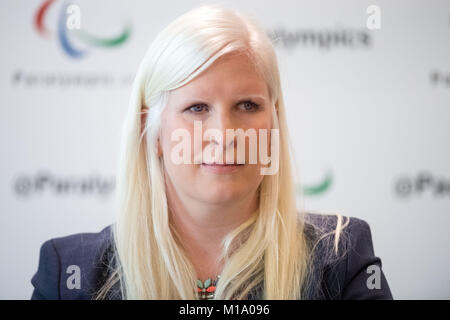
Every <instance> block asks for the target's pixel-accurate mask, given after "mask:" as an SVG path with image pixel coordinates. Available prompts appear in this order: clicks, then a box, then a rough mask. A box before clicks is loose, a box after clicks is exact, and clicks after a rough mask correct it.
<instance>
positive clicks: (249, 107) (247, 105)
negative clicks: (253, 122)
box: [242, 100, 259, 112]
mask: <svg viewBox="0 0 450 320" xmlns="http://www.w3.org/2000/svg"><path fill="white" fill-rule="evenodd" d="M242 105H243V106H244V107H243V109H244V111H250V112H252V111H258V109H259V105H258V104H256V103H254V102H253V101H250V100H249V101H243V102H242Z"/></svg>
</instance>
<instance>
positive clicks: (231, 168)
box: [201, 162, 244, 174]
mask: <svg viewBox="0 0 450 320" xmlns="http://www.w3.org/2000/svg"><path fill="white" fill-rule="evenodd" d="M201 167H202V168H204V169H205V170H207V171H209V172H211V173H215V174H230V173H233V172H237V171H238V170H239V169H240V168H242V167H244V164H243V163H241V164H239V163H214V162H213V163H202V164H201Z"/></svg>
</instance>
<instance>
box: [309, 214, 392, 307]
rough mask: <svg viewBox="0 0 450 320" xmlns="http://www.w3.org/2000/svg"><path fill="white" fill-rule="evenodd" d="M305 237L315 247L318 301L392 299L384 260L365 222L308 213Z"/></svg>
mask: <svg viewBox="0 0 450 320" xmlns="http://www.w3.org/2000/svg"><path fill="white" fill-rule="evenodd" d="M338 227H339V228H338ZM336 229H341V232H339V233H337V232H336ZM305 234H306V235H307V238H308V239H309V240H310V243H311V247H312V248H314V251H313V252H312V263H313V267H312V270H313V281H316V284H318V288H316V289H317V290H316V297H317V298H319V299H392V294H391V291H390V288H389V285H388V283H387V280H386V277H385V275H384V273H383V271H382V262H381V259H380V257H378V256H376V255H375V252H374V246H373V242H372V231H371V228H370V225H369V224H368V223H367V222H366V221H365V220H363V219H361V218H356V217H350V216H340V217H339V216H338V215H334V214H319V213H306V214H305ZM337 234H339V237H338V236H337ZM337 237H338V239H337V240H338V241H337V247H336V246H335V245H336V238H337ZM336 248H337V251H336Z"/></svg>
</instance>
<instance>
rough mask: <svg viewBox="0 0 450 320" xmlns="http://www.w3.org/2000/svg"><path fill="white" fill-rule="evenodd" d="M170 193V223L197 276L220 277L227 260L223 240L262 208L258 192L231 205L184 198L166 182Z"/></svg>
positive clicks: (168, 194) (168, 199)
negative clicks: (223, 253)
mask: <svg viewBox="0 0 450 320" xmlns="http://www.w3.org/2000/svg"><path fill="white" fill-rule="evenodd" d="M166 181H167V180H166ZM166 194H167V201H168V206H169V214H170V222H171V224H172V227H173V228H174V229H175V231H176V233H177V235H178V237H179V238H180V239H179V240H180V241H181V244H182V245H183V247H184V249H185V252H186V254H187V256H188V258H189V259H190V261H191V262H192V263H193V265H194V267H195V268H196V271H197V275H198V276H199V277H200V278H201V279H203V278H205V279H206V278H208V277H215V276H217V275H218V274H219V273H220V271H221V269H222V262H223V261H222V262H218V258H219V256H220V255H221V253H222V240H223V239H224V237H225V236H226V235H227V234H228V233H229V232H231V231H232V230H233V229H234V228H236V227H238V226H239V225H240V224H242V223H243V222H245V221H246V220H247V219H249V218H250V216H251V214H252V213H253V212H255V210H256V209H257V208H258V206H259V203H258V194H257V192H254V193H253V194H249V195H248V196H246V197H243V198H242V199H240V200H239V201H235V202H233V203H227V204H214V203H205V202H202V201H195V200H193V199H190V198H187V197H184V196H183V195H180V194H178V193H177V192H175V190H174V188H173V186H172V185H171V184H170V183H167V184H166Z"/></svg>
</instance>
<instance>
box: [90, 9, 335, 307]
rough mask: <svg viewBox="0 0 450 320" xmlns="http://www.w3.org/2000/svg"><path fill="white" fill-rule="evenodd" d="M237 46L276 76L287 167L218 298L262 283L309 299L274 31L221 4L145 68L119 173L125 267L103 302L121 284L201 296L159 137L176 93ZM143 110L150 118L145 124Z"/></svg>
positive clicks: (174, 27) (226, 253)
mask: <svg viewBox="0 0 450 320" xmlns="http://www.w3.org/2000/svg"><path fill="white" fill-rule="evenodd" d="M231 52H242V53H245V54H247V55H248V56H249V57H250V58H251V61H252V62H253V63H254V65H255V66H256V69H257V70H258V72H260V74H261V75H262V76H263V77H264V79H265V80H266V82H267V85H268V87H269V91H270V95H271V98H272V101H273V115H274V124H273V125H274V127H275V128H278V129H279V140H280V145H279V157H280V158H279V170H278V172H277V173H276V174H274V175H266V176H264V178H263V180H262V182H261V185H260V187H259V189H258V190H259V208H258V210H257V211H256V212H254V214H253V215H252V216H251V217H250V219H248V220H247V221H246V222H244V223H243V224H242V225H240V226H239V227H237V228H236V229H235V230H233V231H232V232H231V233H230V234H228V235H227V236H226V237H225V239H223V253H222V255H223V257H224V259H225V264H224V268H223V270H222V273H221V278H220V281H219V283H218V285H217V288H216V293H215V299H245V298H246V297H247V296H248V294H249V293H250V292H251V290H252V289H253V288H256V287H257V286H258V285H262V288H263V290H262V291H263V296H262V297H261V298H263V299H302V292H303V291H304V287H305V285H306V283H307V281H306V280H307V277H308V274H309V271H310V268H311V263H310V261H311V259H310V254H311V250H310V248H309V246H308V243H307V239H306V236H305V233H304V225H305V221H304V212H303V211H302V210H300V211H298V210H297V208H296V195H295V187H294V179H293V175H294V174H293V172H292V170H293V169H292V167H291V160H290V151H289V150H290V148H289V143H288V141H289V137H288V131H287V124H286V115H285V107H284V102H283V96H282V91H281V84H280V76H279V71H278V65H277V59H276V54H275V51H274V49H273V46H272V43H271V41H270V39H269V38H268V36H267V35H266V34H265V32H264V31H263V30H262V29H260V27H258V25H257V24H256V23H255V22H254V21H253V20H252V19H251V18H250V17H248V16H245V15H243V14H241V13H239V12H236V11H234V10H231V9H227V8H224V7H221V6H218V5H206V6H201V7H198V8H195V9H193V10H191V11H189V12H187V13H185V14H184V15H182V16H180V17H179V18H177V19H176V20H175V21H173V22H172V23H171V24H169V25H168V26H167V27H166V28H165V29H164V30H163V31H162V32H160V33H159V34H158V35H157V37H156V38H155V40H154V41H153V42H152V44H151V45H150V47H149V49H148V50H147V52H146V54H145V57H144V59H143V60H142V62H141V64H140V66H139V69H138V72H137V74H136V78H135V80H134V84H133V87H132V94H131V99H130V105H129V109H128V112H127V115H126V118H125V121H124V126H123V131H122V132H123V135H122V141H121V149H120V154H119V167H118V173H117V177H116V198H115V201H116V203H115V208H116V210H117V220H116V222H115V223H114V225H113V226H114V229H113V235H114V237H113V242H114V253H115V257H116V258H117V266H116V267H115V269H114V272H113V273H112V274H111V276H110V277H109V279H108V280H107V281H106V283H105V284H104V285H103V286H102V288H101V290H99V292H98V294H97V295H96V298H97V299H103V298H105V297H106V296H107V293H108V291H109V290H110V289H111V288H112V287H113V285H114V284H116V283H117V282H119V283H120V290H121V293H122V297H123V299H197V296H196V294H195V291H194V289H195V288H196V274H195V270H194V268H193V265H192V264H191V262H190V261H189V260H188V259H187V258H186V255H185V254H184V252H183V250H182V247H181V245H180V242H179V239H177V236H176V233H175V232H174V230H173V228H172V225H171V223H170V219H169V214H168V212H169V210H168V205H167V199H166V193H165V183H164V168H163V165H162V159H161V158H160V157H158V156H157V144H156V143H157V134H158V130H159V121H160V115H161V111H162V110H163V108H164V106H165V104H166V102H167V94H168V92H169V91H170V90H173V89H176V88H178V87H181V86H182V85H184V84H186V83H188V82H189V81H190V80H192V79H194V78H195V77H196V76H197V75H199V74H200V73H201V72H203V71H204V70H206V69H207V68H208V67H209V66H210V65H211V64H212V63H213V62H214V61H216V60H217V59H218V58H219V57H221V56H223V55H224V54H227V53H231ZM146 107H148V111H147V109H144V108H146ZM143 112H148V114H147V121H146V123H144V125H145V126H144V127H143V128H142V124H141V114H142V113H143ZM142 129H143V130H142ZM339 221H340V220H339ZM338 226H339V227H341V224H340V223H338ZM337 239H338V237H336V240H337ZM336 248H337V247H336Z"/></svg>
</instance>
